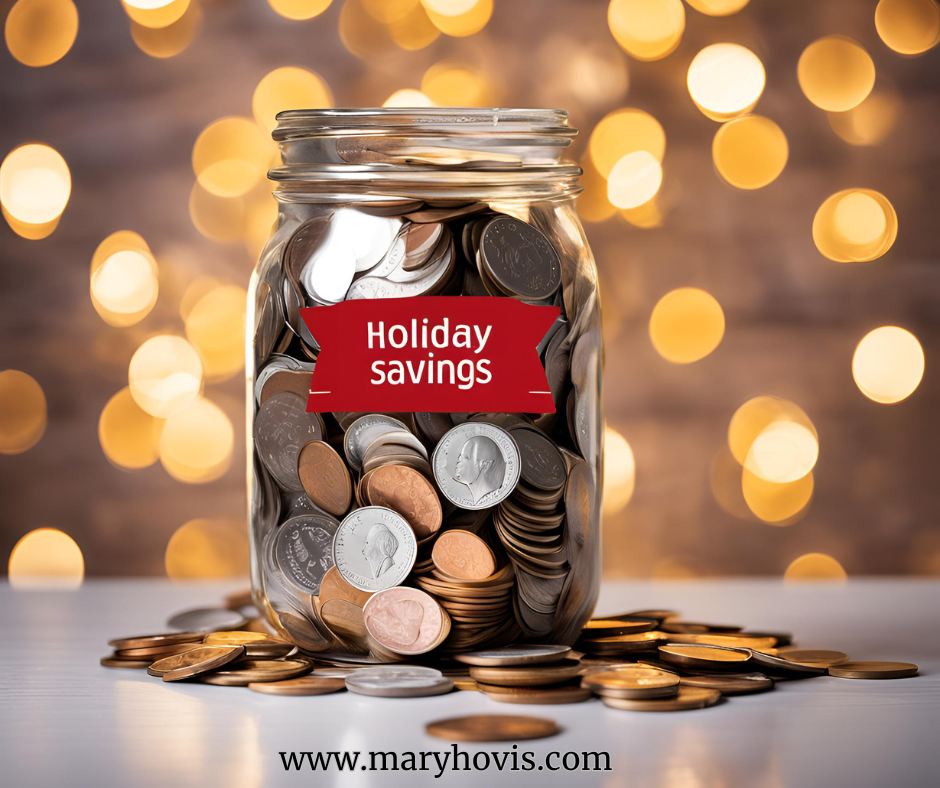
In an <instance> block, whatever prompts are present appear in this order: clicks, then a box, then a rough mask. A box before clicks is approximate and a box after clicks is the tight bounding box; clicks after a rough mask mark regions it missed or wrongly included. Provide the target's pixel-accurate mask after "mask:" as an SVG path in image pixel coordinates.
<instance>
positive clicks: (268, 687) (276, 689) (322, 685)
mask: <svg viewBox="0 0 940 788" xmlns="http://www.w3.org/2000/svg"><path fill="white" fill-rule="evenodd" d="M248 689H250V690H253V691H254V692H261V693H263V694H265V695H328V694H329V693H331V692H338V691H339V690H342V689H346V679H341V678H324V677H322V676H301V677H300V678H296V679H285V680H284V681H265V682H254V681H253V682H251V683H250V684H249V685H248Z"/></svg>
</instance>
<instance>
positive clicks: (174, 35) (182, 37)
mask: <svg viewBox="0 0 940 788" xmlns="http://www.w3.org/2000/svg"><path fill="white" fill-rule="evenodd" d="M202 20H203V13H202V7H201V6H200V5H199V4H198V3H190V6H189V8H187V9H186V13H185V14H183V15H182V16H181V17H180V18H179V19H177V20H176V21H175V22H174V23H173V24H171V25H167V26H166V27H147V26H146V25H140V24H138V23H137V22H133V21H132V22H131V38H133V39H134V43H135V44H137V47H138V48H139V49H140V50H141V52H144V53H146V54H148V55H150V57H155V58H158V59H160V60H164V59H166V58H170V57H175V56H176V55H178V54H179V53H180V52H183V51H184V50H185V49H186V48H187V47H188V46H189V45H190V44H191V43H193V41H194V40H195V39H196V36H197V35H198V34H199V31H200V29H201V28H202Z"/></svg>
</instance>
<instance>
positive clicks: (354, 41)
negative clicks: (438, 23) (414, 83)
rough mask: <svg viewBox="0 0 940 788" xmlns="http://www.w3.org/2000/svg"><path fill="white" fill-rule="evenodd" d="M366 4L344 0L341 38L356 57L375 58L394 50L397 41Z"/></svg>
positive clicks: (341, 11)
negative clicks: (367, 8) (368, 9)
mask: <svg viewBox="0 0 940 788" xmlns="http://www.w3.org/2000/svg"><path fill="white" fill-rule="evenodd" d="M364 5H365V0H344V2H343V7H342V8H341V9H340V12H339V38H340V41H342V42H343V46H344V47H346V49H348V50H349V51H350V52H351V53H352V54H354V55H355V56H356V57H359V58H362V59H363V60H373V59H376V58H379V57H381V56H382V55H385V54H388V53H389V52H393V51H394V46H395V42H394V40H393V39H392V35H391V31H390V29H389V27H388V26H386V25H385V24H384V23H383V22H380V21H378V20H377V19H376V18H375V16H373V15H372V14H371V13H369V12H368V11H367V10H366V9H365V7H364ZM422 11H423V9H422ZM425 16H426V15H425ZM432 27H433V25H432ZM436 29H437V28H435V30H436Z"/></svg>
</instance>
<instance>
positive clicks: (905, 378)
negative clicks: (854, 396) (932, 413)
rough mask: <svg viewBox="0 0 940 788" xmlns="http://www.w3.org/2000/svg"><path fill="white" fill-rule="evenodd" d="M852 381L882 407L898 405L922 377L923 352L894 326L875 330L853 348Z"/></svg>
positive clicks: (914, 388)
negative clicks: (853, 379)
mask: <svg viewBox="0 0 940 788" xmlns="http://www.w3.org/2000/svg"><path fill="white" fill-rule="evenodd" d="M852 377H854V378H855V383H856V385H857V386H858V388H859V390H860V391H861V392H862V394H864V395H865V396H866V397H868V398H869V399H870V400H874V401H875V402H880V403H882V404H884V405H890V404H892V403H895V402H901V401H902V400H905V399H907V398H908V397H909V396H911V394H913V393H914V391H915V390H916V389H917V387H918V386H919V385H920V381H921V378H923V377H924V349H923V348H922V347H921V346H920V342H918V341H917V337H915V336H914V335H913V334H912V333H911V332H910V331H907V330H905V329H903V328H899V327H898V326H882V327H881V328H876V329H875V330H874V331H870V332H869V333H867V334H866V335H865V337H864V338H863V339H862V341H861V342H859V343H858V347H856V348H855V355H854V356H852Z"/></svg>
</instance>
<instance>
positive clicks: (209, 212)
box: [189, 181, 270, 244]
mask: <svg viewBox="0 0 940 788" xmlns="http://www.w3.org/2000/svg"><path fill="white" fill-rule="evenodd" d="M189 218H190V219H192V222H193V225H194V226H195V228H196V229H197V230H198V231H199V233H200V234H201V235H203V236H204V237H205V238H208V239H209V240H210V241H215V242H216V243H220V244H225V243H233V242H235V241H239V240H241V239H242V237H243V235H244V232H245V200H244V199H243V198H242V197H241V196H238V197H220V196H219V195H218V194H213V193H212V192H210V191H208V190H207V189H204V188H203V187H202V185H201V184H200V183H199V181H196V182H195V183H194V184H193V188H192V191H191V192H190V193H189ZM268 229H270V225H269V226H268Z"/></svg>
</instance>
